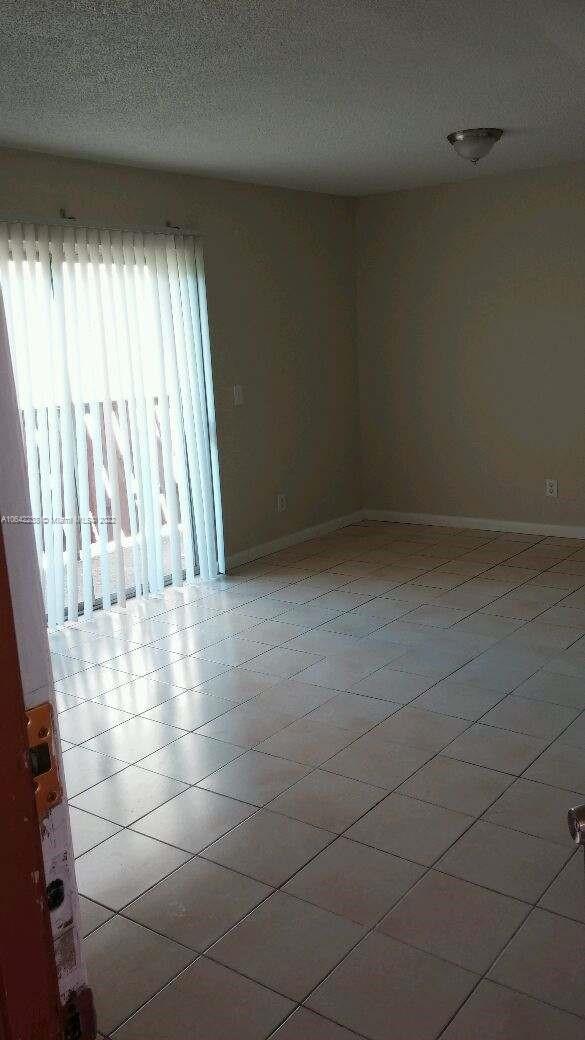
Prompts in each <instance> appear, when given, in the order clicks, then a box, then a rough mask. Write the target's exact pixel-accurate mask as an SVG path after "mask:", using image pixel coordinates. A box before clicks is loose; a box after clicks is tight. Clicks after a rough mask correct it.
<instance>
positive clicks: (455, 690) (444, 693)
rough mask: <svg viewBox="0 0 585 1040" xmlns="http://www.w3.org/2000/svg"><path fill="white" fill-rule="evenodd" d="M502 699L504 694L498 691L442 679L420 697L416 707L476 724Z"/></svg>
mask: <svg viewBox="0 0 585 1040" xmlns="http://www.w3.org/2000/svg"><path fill="white" fill-rule="evenodd" d="M501 699H502V694H501V693H499V692H497V691H494V690H485V689H482V688H481V687H479V686H472V684H471V683H456V682H453V680H452V679H442V680H441V682H440V683H437V685H436V686H433V687H432V688H431V689H430V690H427V692H426V693H423V694H421V696H420V697H418V699H417V702H416V706H417V708H424V709H425V710H426V711H434V712H435V713H438V714H439V715H453V716H454V717H455V718H459V719H468V720H469V721H470V722H475V721H476V720H477V719H479V718H481V716H482V715H485V713H486V711H489V710H490V708H493V707H494V705H495V704H497V703H498V701H500V700H501Z"/></svg>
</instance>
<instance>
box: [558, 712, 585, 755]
mask: <svg viewBox="0 0 585 1040" xmlns="http://www.w3.org/2000/svg"><path fill="white" fill-rule="evenodd" d="M561 741H562V743H563V744H567V745H568V746H569V747H575V748H580V749H581V750H583V751H585V712H583V714H582V715H580V716H579V718H578V719H576V720H575V722H572V723H571V725H570V726H569V727H568V728H567V729H566V730H565V731H564V733H563V734H562V735H561Z"/></svg>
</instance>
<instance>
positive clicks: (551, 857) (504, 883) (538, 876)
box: [437, 820, 571, 903]
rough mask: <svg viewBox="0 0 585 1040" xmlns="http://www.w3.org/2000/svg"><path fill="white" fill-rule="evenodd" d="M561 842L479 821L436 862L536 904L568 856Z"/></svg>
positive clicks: (568, 850)
mask: <svg viewBox="0 0 585 1040" xmlns="http://www.w3.org/2000/svg"><path fill="white" fill-rule="evenodd" d="M570 854H571V846H570V845H568V846H567V847H566V848H563V847H562V846H561V845H556V844H553V843H552V842H550V841H544V840H543V839H542V838H535V837H533V836H532V835H528V834H521V833H520V832H519V831H511V830H507V829H506V828H504V827H496V826H495V825H494V824H492V823H484V822H483V821H481V820H480V821H478V822H477V823H475V824H474V826H473V827H472V828H471V829H470V830H469V831H468V832H467V833H466V834H464V835H463V837H462V838H460V839H459V841H458V842H457V843H456V844H455V845H454V846H453V848H451V849H449V851H448V852H447V853H445V855H444V856H443V857H442V859H441V860H439V862H438V863H437V867H438V869H439V870H442V871H445V873H447V874H453V875H454V876H455V877H460V878H462V879H463V880H464V881H470V882H472V883H473V884H475V885H483V886H485V887H486V888H492V889H494V890H495V891H496V892H502V893H503V894H504V895H509V896H513V897H514V898H515V899H523V900H526V902H529V903H535V902H536V901H537V900H538V899H539V898H540V896H541V895H542V893H543V892H544V890H545V888H546V887H547V885H549V884H550V882H551V881H552V880H553V878H554V877H555V876H556V874H558V872H559V870H560V869H561V867H562V866H563V864H564V863H565V861H566V860H567V859H568V858H569V856H570Z"/></svg>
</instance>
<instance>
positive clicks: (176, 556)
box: [0, 223, 223, 625]
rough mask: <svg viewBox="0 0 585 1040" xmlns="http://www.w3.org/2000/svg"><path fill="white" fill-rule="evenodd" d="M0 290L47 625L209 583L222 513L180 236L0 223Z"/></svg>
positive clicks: (199, 319) (184, 242) (193, 246)
mask: <svg viewBox="0 0 585 1040" xmlns="http://www.w3.org/2000/svg"><path fill="white" fill-rule="evenodd" d="M0 284H1V287H2V292H3V296H4V303H5V308H6V316H7V322H8V332H9V339H10V348H11V354H12V360H13V365H14V371H15V379H16V389H17V396H18V400H19V404H20V409H21V416H22V423H23V436H24V441H25V448H26V456H27V464H28V479H29V484H30V495H31V503H32V513H33V517H32V520H33V522H34V524H35V538H36V547H37V552H38V556H39V563H40V566H41V576H42V581H43V590H44V595H45V602H46V609H47V616H48V622H49V625H56V624H60V623H61V622H62V621H63V620H64V619H65V618H68V619H70V620H71V619H74V618H76V617H78V614H79V613H80V612H81V613H82V614H83V616H84V617H88V616H89V615H91V613H92V611H93V610H94V608H95V605H96V604H97V603H98V602H99V603H101V604H102V605H103V606H104V607H109V606H110V605H111V604H112V603H113V602H117V603H118V604H123V603H124V602H125V598H126V595H127V593H128V592H129V591H130V590H132V592H133V593H135V594H136V595H138V596H140V595H143V594H145V593H148V592H160V591H161V590H162V588H163V585H164V583H165V582H168V581H169V580H170V581H172V583H173V584H180V583H182V582H183V581H184V580H186V581H187V582H192V581H194V579H195V576H196V575H197V574H200V575H201V577H203V578H210V577H213V576H215V575H216V574H217V572H218V565H219V566H220V567H221V566H222V563H223V561H222V557H223V545H222V536H221V506H220V500H219V477H218V466H217V446H216V439H215V420H214V410H213V387H212V380H211V361H210V351H209V336H208V328H207V310H206V299H205V284H204V276H203V265H202V257H201V251H200V246H199V243H198V242H197V241H196V240H195V239H194V238H193V237H191V236H189V235H182V234H171V233H169V234H146V233H144V234H142V233H135V232H125V231H108V230H96V229H91V228H80V227H77V226H72V227H67V226H66V227H61V226H55V227H53V226H45V225H34V224H17V223H15V224H7V223H0Z"/></svg>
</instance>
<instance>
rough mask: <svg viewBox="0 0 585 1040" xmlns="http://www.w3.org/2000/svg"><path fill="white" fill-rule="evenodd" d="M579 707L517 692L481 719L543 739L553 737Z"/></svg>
mask: <svg viewBox="0 0 585 1040" xmlns="http://www.w3.org/2000/svg"><path fill="white" fill-rule="evenodd" d="M579 710H580V709H578V708H577V709H576V708H565V707H564V706H563V705H562V704H548V703H546V702H545V701H534V700H526V699H524V698H523V697H518V696H516V694H514V695H512V696H511V697H506V698H505V699H504V700H503V701H501V702H500V703H499V704H498V705H496V707H495V708H492V709H491V711H488V713H487V715H485V716H484V718H483V720H482V721H483V722H484V724H485V725H486V726H497V727H498V728H499V729H507V730H514V732H516V733H526V734H527V735H528V736H530V737H538V738H541V739H542V740H548V741H551V740H554V738H555V737H558V735H559V734H560V733H562V731H563V730H564V729H566V727H567V726H568V725H569V724H570V723H571V722H573V720H574V719H576V718H577V715H578V714H579Z"/></svg>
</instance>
